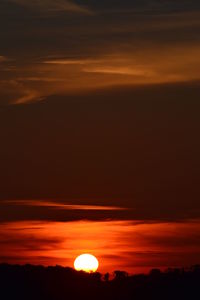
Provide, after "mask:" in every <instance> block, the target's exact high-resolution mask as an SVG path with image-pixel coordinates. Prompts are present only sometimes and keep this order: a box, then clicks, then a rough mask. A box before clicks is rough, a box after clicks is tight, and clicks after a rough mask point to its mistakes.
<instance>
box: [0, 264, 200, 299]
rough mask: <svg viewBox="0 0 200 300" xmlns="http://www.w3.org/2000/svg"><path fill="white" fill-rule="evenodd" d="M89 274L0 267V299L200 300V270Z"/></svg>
mask: <svg viewBox="0 0 200 300" xmlns="http://www.w3.org/2000/svg"><path fill="white" fill-rule="evenodd" d="M114 274H115V275H114V278H112V280H109V274H108V273H107V274H105V275H101V274H100V273H93V274H87V273H84V272H76V271H75V270H73V269H71V268H64V267H60V266H56V267H43V266H33V265H24V266H20V265H8V264H1V265H0V299H2V300H6V299H13V300H15V299H21V300H25V299H26V300H33V299H34V300H67V299H72V300H76V299H81V300H82V299H87V300H90V299H93V300H94V299H95V300H96V299H97V300H99V299H102V300H103V299H109V300H110V299H117V300H126V299H128V300H129V299H133V300H134V299H135V300H139V299H140V300H143V299H145V300H149V299H159V300H166V299H170V300H171V299H177V300H182V299H187V300H193V299H194V300H195V299H200V266H194V267H191V268H190V269H168V270H166V271H164V272H161V271H160V270H159V269H153V270H152V271H151V272H150V273H149V274H147V275H145V274H139V275H128V274H127V273H126V272H123V271H115V273H114Z"/></svg>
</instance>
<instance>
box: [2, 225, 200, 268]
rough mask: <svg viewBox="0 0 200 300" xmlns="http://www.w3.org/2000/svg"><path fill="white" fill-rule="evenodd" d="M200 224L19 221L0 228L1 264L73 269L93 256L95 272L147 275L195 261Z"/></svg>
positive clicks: (197, 252)
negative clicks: (83, 257)
mask: <svg viewBox="0 0 200 300" xmlns="http://www.w3.org/2000/svg"><path fill="white" fill-rule="evenodd" d="M199 236H200V220H197V221H183V222H177V223H176V222H171V223H167V222H166V223H158V222H136V221H135V222H134V221H101V222H99V221H74V222H47V221H23V222H22V221H19V222H9V223H2V224H0V246H1V247H0V262H8V263H20V264H24V263H31V264H42V265H56V264H59V265H63V266H69V267H73V266H74V258H75V257H77V256H78V255H80V253H92V254H93V255H94V256H95V257H98V259H99V261H100V262H101V264H100V266H99V271H100V272H102V273H103V272H107V271H109V272H112V271H114V270H125V271H128V272H134V273H135V272H146V271H149V270H150V269H151V268H154V267H156V268H161V269H164V268H167V267H169V266H171V267H173V266H174V267H176V266H177V267H178V266H190V265H193V264H196V263H200V261H199V253H200V245H199V244H198V245H197V243H196V241H197V239H198V237H199Z"/></svg>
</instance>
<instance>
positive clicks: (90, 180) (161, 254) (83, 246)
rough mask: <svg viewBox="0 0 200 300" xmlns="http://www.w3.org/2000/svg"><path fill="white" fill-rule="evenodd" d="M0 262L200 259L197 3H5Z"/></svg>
mask: <svg viewBox="0 0 200 300" xmlns="http://www.w3.org/2000/svg"><path fill="white" fill-rule="evenodd" d="M0 28H1V30H0V262H10V263H34V264H44V265H55V264H61V265H64V266H71V267H72V266H73V261H74V259H75V258H76V256H77V255H79V254H81V253H85V252H91V253H93V254H94V255H95V256H96V257H98V259H99V262H100V268H99V270H100V271H101V272H106V271H110V272H111V271H113V270H115V269H122V270H127V271H128V272H140V271H142V272H143V271H144V272H146V271H147V270H149V269H151V268H153V267H160V268H167V267H173V266H179V267H182V266H190V265H192V264H196V263H200V185H199V179H200V142H199V132H200V102H199V99H200V34H199V33H200V1H199V0H132V1H131V0H123V1H120V0H107V1H104V0H101V1H97V0H93V1H91V0H85V1H83V0H77V1H68V0H43V1H39V0H0Z"/></svg>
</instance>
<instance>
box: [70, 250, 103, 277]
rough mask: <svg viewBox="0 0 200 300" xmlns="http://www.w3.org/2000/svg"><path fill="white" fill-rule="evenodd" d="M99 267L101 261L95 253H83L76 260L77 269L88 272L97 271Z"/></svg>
mask: <svg viewBox="0 0 200 300" xmlns="http://www.w3.org/2000/svg"><path fill="white" fill-rule="evenodd" d="M98 267H99V262H98V260H97V258H96V257H95V256H94V255H91V254H81V255H79V256H78V257H77V258H76V259H75V261H74V268H75V270H76V271H85V272H88V273H91V272H96V271H97V269H98Z"/></svg>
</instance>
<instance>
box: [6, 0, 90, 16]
mask: <svg viewBox="0 0 200 300" xmlns="http://www.w3.org/2000/svg"><path fill="white" fill-rule="evenodd" d="M9 1H10V2H14V3H16V4H19V5H22V6H25V7H28V8H32V9H37V10H40V11H43V12H71V13H77V14H91V11H90V10H89V9H88V8H86V7H84V6H80V5H78V4H76V3H74V2H72V1H68V0H43V1H40V0H9Z"/></svg>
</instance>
